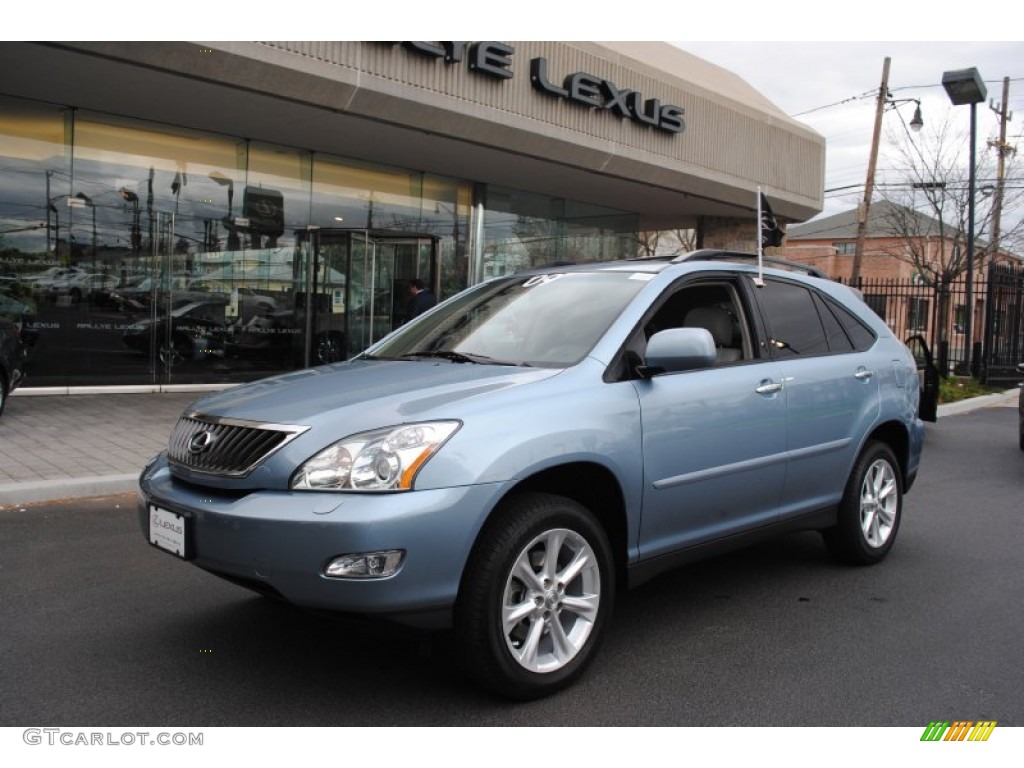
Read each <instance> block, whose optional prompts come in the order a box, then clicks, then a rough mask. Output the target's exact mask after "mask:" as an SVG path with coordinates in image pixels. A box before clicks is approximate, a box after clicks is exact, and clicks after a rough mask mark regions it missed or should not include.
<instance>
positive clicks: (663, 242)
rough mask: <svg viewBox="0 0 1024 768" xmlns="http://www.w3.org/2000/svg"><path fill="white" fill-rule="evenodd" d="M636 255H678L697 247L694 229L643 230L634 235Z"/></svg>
mask: <svg viewBox="0 0 1024 768" xmlns="http://www.w3.org/2000/svg"><path fill="white" fill-rule="evenodd" d="M636 244H637V249H636V252H637V256H639V257H640V258H652V257H654V256H678V255H680V254H683V253H686V252H688V251H692V250H693V249H694V248H696V247H697V230H695V229H658V230H643V231H641V232H637V236H636Z"/></svg>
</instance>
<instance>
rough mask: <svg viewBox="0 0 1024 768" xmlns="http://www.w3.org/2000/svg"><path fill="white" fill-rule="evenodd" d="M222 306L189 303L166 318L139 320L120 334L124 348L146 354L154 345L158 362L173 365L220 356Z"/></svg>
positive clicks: (222, 346)
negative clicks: (154, 320)
mask: <svg viewBox="0 0 1024 768" xmlns="http://www.w3.org/2000/svg"><path fill="white" fill-rule="evenodd" d="M224 307H225V304H224V303H223V302H219V301H193V302H189V303H188V304H184V305H182V306H180V307H178V308H177V309H174V310H172V311H171V313H170V317H169V320H168V316H167V315H163V316H161V317H158V318H157V320H156V323H155V325H154V322H153V320H152V319H147V320H140V321H139V322H137V323H133V324H132V325H130V326H129V327H128V328H127V330H125V332H124V336H123V339H124V343H125V346H127V347H129V348H131V349H134V350H137V351H139V352H142V353H149V351H150V348H151V345H152V344H154V343H155V344H156V346H157V350H158V354H159V356H160V360H161V361H163V363H164V364H165V365H173V364H176V363H181V362H184V361H188V360H193V361H199V360H206V359H208V358H221V357H223V356H224V343H225V336H226V335H227V325H226V323H225V321H224Z"/></svg>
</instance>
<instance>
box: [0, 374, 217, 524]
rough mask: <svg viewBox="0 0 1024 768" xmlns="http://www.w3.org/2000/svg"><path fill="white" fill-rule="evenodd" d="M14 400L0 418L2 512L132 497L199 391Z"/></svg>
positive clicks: (11, 399) (52, 396)
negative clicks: (67, 500) (77, 500)
mask: <svg viewBox="0 0 1024 768" xmlns="http://www.w3.org/2000/svg"><path fill="white" fill-rule="evenodd" d="M17 395H18V393H15V397H11V398H10V399H8V401H7V405H6V406H5V407H4V414H3V416H0V508H3V507H10V506H13V505H17V504H26V503H30V502H36V501H53V500H57V499H63V498H82V497H87V496H104V495H107V494H115V493H124V492H129V491H134V490H135V487H136V483H137V481H138V477H139V473H140V472H141V471H142V467H143V465H144V464H145V463H146V461H148V460H149V459H150V458H151V457H153V456H155V455H156V454H157V453H159V452H160V451H162V450H163V449H164V448H165V447H166V446H167V439H168V438H169V437H170V434H171V429H173V427H174V424H175V422H177V420H178V416H179V415H180V414H181V412H182V411H183V410H184V409H185V406H187V405H188V404H189V403H191V402H192V401H193V400H196V399H197V398H199V397H202V395H203V393H195V392H185V393H183V392H174V393H156V394H154V393H149V394H102V395H47V396H32V397H20V396H17Z"/></svg>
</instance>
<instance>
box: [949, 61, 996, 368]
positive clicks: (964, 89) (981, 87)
mask: <svg viewBox="0 0 1024 768" xmlns="http://www.w3.org/2000/svg"><path fill="white" fill-rule="evenodd" d="M942 87H943V88H945V89H946V93H947V94H948V95H949V100H950V101H951V102H952V103H953V105H954V106H959V105H961V104H970V106H971V137H970V142H971V146H970V152H969V153H968V155H969V158H970V160H969V162H970V167H969V168H968V169H967V173H968V176H967V279H966V281H965V283H964V287H965V292H966V294H967V296H966V304H967V306H966V307H965V308H964V347H965V349H964V368H966V370H967V372H968V373H971V372H972V371H971V368H972V366H971V357H972V356H973V352H974V183H975V178H974V177H975V169H974V165H975V149H974V145H975V143H976V142H977V133H978V126H977V109H976V108H977V106H978V104H979V103H981V102H984V101H985V96H986V90H985V82H984V81H983V80H982V79H981V75H980V74H979V73H978V70H977V69H976V68H975V67H971V68H970V69H958V70H951V71H949V72H943V73H942Z"/></svg>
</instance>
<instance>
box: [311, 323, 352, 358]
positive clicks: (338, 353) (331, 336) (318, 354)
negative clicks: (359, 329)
mask: <svg viewBox="0 0 1024 768" xmlns="http://www.w3.org/2000/svg"><path fill="white" fill-rule="evenodd" d="M344 359H345V336H344V334H342V333H339V332H338V331H327V332H326V333H320V334H317V336H316V337H315V338H314V339H313V360H312V363H313V365H329V364H330V363H337V362H339V361H341V360H344Z"/></svg>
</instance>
